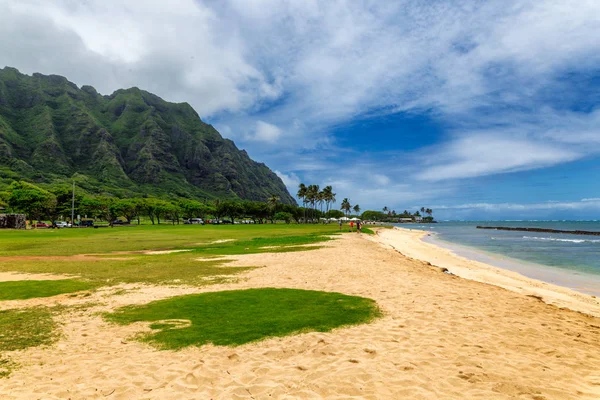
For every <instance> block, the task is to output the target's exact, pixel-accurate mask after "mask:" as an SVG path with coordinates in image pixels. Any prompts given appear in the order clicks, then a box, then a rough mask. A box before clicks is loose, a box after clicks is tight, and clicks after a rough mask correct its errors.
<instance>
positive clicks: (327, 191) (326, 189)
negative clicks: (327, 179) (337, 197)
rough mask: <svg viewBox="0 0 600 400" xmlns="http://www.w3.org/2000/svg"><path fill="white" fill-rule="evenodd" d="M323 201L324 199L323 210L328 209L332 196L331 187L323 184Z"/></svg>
mask: <svg viewBox="0 0 600 400" xmlns="http://www.w3.org/2000/svg"><path fill="white" fill-rule="evenodd" d="M321 193H323V201H325V212H327V211H329V203H330V202H331V197H332V196H334V193H333V188H332V187H331V186H325V187H324V188H323V191H322V192H321Z"/></svg>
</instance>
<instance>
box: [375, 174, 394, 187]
mask: <svg viewBox="0 0 600 400" xmlns="http://www.w3.org/2000/svg"><path fill="white" fill-rule="evenodd" d="M373 181H374V182H375V183H376V184H377V185H380V186H386V185H389V184H390V182H391V180H390V178H388V177H387V176H385V175H382V174H375V175H373Z"/></svg>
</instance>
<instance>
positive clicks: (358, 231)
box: [356, 221, 362, 233]
mask: <svg viewBox="0 0 600 400" xmlns="http://www.w3.org/2000/svg"><path fill="white" fill-rule="evenodd" d="M361 229H362V222H361V221H356V233H361V232H362V230H361Z"/></svg>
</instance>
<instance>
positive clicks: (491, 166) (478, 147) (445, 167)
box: [416, 134, 580, 181]
mask: <svg viewBox="0 0 600 400" xmlns="http://www.w3.org/2000/svg"><path fill="white" fill-rule="evenodd" d="M429 157H430V158H431V159H432V160H433V165H431V166H429V167H427V168H426V169H425V170H424V171H422V172H419V173H418V174H417V175H416V177H417V178H418V179H423V180H429V181H440V180H447V179H458V178H472V177H476V176H482V175H490V174H497V173H503V172H515V171H522V170H527V169H534V168H542V167H547V166H551V165H555V164H558V163H562V162H566V161H572V160H575V159H577V158H579V157H580V154H578V153H577V152H574V151H572V150H568V149H565V148H561V147H558V146H555V145H549V144H546V143H543V142H534V141H530V140H523V139H512V138H501V137H500V138H497V137H494V136H493V135H489V134H488V135H486V134H483V135H472V136H468V137H464V138H460V139H458V140H456V141H453V142H451V143H450V144H448V145H445V146H443V147H442V148H441V149H439V150H438V151H437V152H434V153H432V154H431V155H429Z"/></svg>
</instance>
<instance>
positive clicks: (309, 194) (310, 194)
mask: <svg viewBox="0 0 600 400" xmlns="http://www.w3.org/2000/svg"><path fill="white" fill-rule="evenodd" d="M318 195H319V185H309V186H308V188H307V189H306V199H307V200H308V202H309V203H310V205H311V207H312V209H313V214H312V216H311V218H313V219H314V215H315V214H314V210H315V205H316V202H317V196H318Z"/></svg>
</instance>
